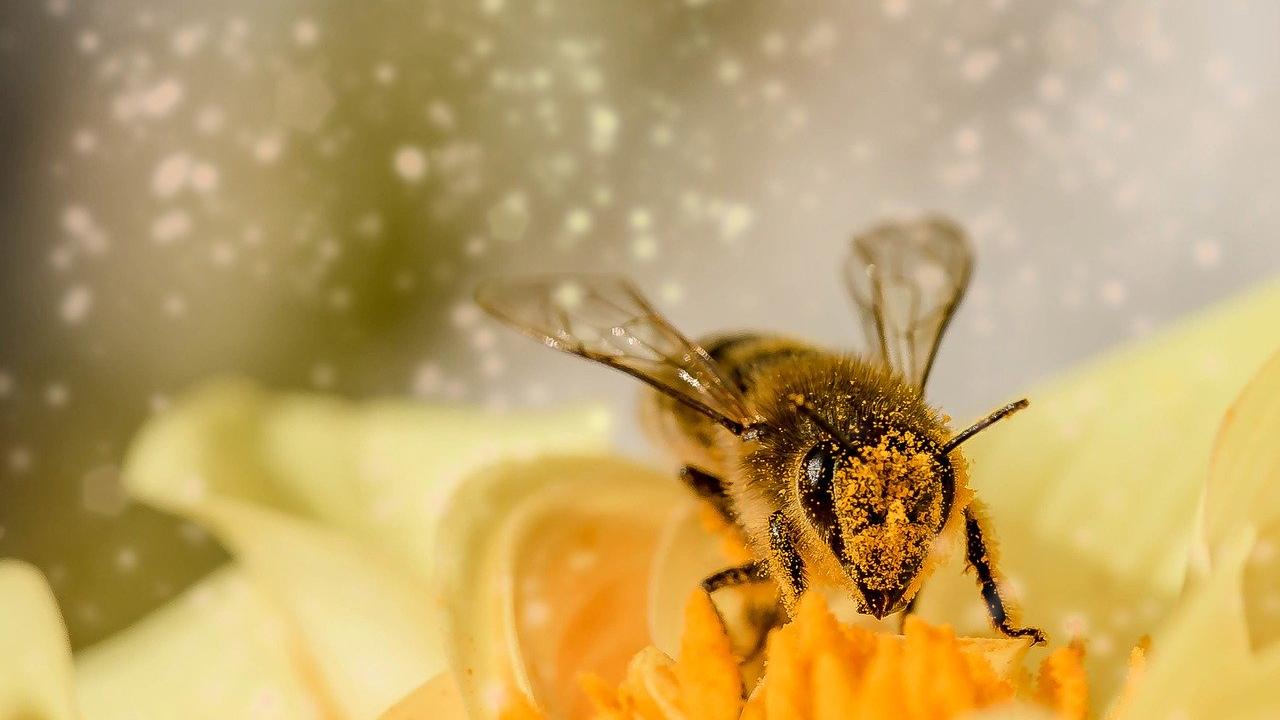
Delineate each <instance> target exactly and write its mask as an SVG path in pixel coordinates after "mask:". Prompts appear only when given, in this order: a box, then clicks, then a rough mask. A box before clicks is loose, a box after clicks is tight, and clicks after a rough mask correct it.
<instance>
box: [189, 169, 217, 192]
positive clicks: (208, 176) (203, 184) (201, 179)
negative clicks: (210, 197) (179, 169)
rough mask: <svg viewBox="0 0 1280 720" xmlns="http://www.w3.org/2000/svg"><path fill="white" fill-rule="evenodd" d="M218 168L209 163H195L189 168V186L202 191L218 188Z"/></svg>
mask: <svg viewBox="0 0 1280 720" xmlns="http://www.w3.org/2000/svg"><path fill="white" fill-rule="evenodd" d="M218 179H219V173H218V168H216V167H214V166H213V165H210V164H209V163H204V162H201V163H196V164H195V165H194V166H192V168H191V187H193V188H195V189H196V190H197V191H199V192H202V193H207V192H212V191H214V190H217V189H218Z"/></svg>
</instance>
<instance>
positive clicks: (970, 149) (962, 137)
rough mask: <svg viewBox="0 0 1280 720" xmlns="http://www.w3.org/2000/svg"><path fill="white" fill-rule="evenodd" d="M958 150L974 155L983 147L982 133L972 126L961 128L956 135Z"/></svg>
mask: <svg viewBox="0 0 1280 720" xmlns="http://www.w3.org/2000/svg"><path fill="white" fill-rule="evenodd" d="M955 147H956V151H957V152H960V153H963V154H965V155H972V154H974V153H975V152H977V151H978V149H979V148H981V147H982V135H981V134H979V133H978V131H977V130H975V129H973V128H971V127H964V128H960V129H959V130H957V131H956V136H955Z"/></svg>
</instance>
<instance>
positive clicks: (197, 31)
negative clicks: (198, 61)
mask: <svg viewBox="0 0 1280 720" xmlns="http://www.w3.org/2000/svg"><path fill="white" fill-rule="evenodd" d="M208 34H209V33H208V31H207V30H206V29H205V28H204V26H202V25H190V26H188V27H184V28H179V29H178V30H176V31H175V32H174V33H173V36H172V37H171V38H169V46H170V47H172V48H173V53H174V54H175V55H177V56H178V57H190V56H192V55H194V54H195V53H197V52H199V50H200V48H201V47H203V46H204V41H205V38H206V37H208Z"/></svg>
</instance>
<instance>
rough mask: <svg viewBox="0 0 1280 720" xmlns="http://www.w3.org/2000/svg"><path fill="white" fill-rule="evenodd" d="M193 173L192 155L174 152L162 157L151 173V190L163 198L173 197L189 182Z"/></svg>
mask: <svg viewBox="0 0 1280 720" xmlns="http://www.w3.org/2000/svg"><path fill="white" fill-rule="evenodd" d="M190 175H191V157H190V156H188V155H187V154H186V153H174V154H172V155H169V156H167V157H165V158H164V159H162V160H161V161H160V162H159V163H158V164H157V165H156V168H155V170H154V171H152V173H151V190H152V191H153V192H155V194H156V195H159V196H160V197H162V198H167V197H173V196H174V195H176V194H177V193H178V191H180V190H182V188H183V187H184V186H185V185H186V184H187V180H188V179H189V177H190Z"/></svg>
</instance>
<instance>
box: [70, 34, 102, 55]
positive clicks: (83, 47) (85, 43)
mask: <svg viewBox="0 0 1280 720" xmlns="http://www.w3.org/2000/svg"><path fill="white" fill-rule="evenodd" d="M76 45H77V46H78V47H79V48H80V52H82V53H84V54H85V55H90V54H92V53H95V52H98V48H100V47H102V38H100V37H98V33H95V32H91V31H88V30H86V31H85V32H82V33H80V37H78V38H77V39H76Z"/></svg>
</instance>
